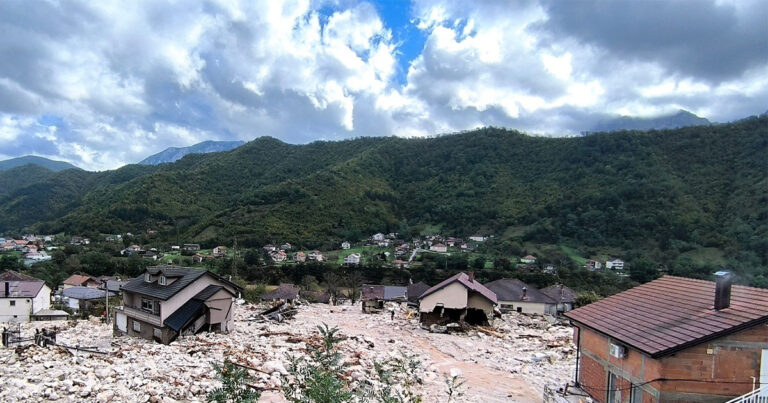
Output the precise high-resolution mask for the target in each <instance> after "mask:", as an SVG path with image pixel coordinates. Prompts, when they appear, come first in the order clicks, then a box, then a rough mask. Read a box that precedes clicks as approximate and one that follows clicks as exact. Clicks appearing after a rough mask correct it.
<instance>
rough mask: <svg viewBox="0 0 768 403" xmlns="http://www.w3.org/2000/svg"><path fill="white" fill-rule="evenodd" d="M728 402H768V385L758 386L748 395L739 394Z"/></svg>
mask: <svg viewBox="0 0 768 403" xmlns="http://www.w3.org/2000/svg"><path fill="white" fill-rule="evenodd" d="M726 403H768V385H765V386H763V387H760V388H757V389H755V390H753V391H751V392H749V393H747V394H746V395H742V396H739V397H737V398H735V399H733V400H729V401H727V402H726Z"/></svg>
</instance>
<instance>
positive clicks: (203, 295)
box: [192, 284, 229, 301]
mask: <svg viewBox="0 0 768 403" xmlns="http://www.w3.org/2000/svg"><path fill="white" fill-rule="evenodd" d="M219 290H226V288H224V287H222V286H220V285H213V284H211V285H209V286H208V287H205V288H204V289H203V291H200V292H199V293H197V295H195V296H194V297H192V299H196V300H198V301H207V300H208V298H211V297H212V296H213V295H214V294H216V293H217V292H219ZM227 292H229V290H227Z"/></svg>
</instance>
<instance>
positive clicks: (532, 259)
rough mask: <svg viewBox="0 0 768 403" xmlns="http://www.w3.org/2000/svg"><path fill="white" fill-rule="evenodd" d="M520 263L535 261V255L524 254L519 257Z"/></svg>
mask: <svg viewBox="0 0 768 403" xmlns="http://www.w3.org/2000/svg"><path fill="white" fill-rule="evenodd" d="M520 263H525V264H533V263H536V256H533V255H526V256H524V257H522V258H520Z"/></svg>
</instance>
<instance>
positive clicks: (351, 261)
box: [344, 253, 360, 265]
mask: <svg viewBox="0 0 768 403" xmlns="http://www.w3.org/2000/svg"><path fill="white" fill-rule="evenodd" d="M344 264H346V265H359V264H360V254H359V253H350V254H349V256H347V257H345V258H344Z"/></svg>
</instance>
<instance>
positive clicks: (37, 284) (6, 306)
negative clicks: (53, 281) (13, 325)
mask: <svg viewBox="0 0 768 403" xmlns="http://www.w3.org/2000/svg"><path fill="white" fill-rule="evenodd" d="M50 307H51V289H50V288H49V287H48V286H47V285H46V284H45V282H44V281H43V280H40V279H37V278H34V277H32V276H27V275H26V274H21V273H19V272H15V271H11V270H9V271H6V272H4V273H2V274H0V322H29V321H30V320H33V319H35V315H36V314H39V313H43V314H44V313H45V311H47V310H49V309H50Z"/></svg>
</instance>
